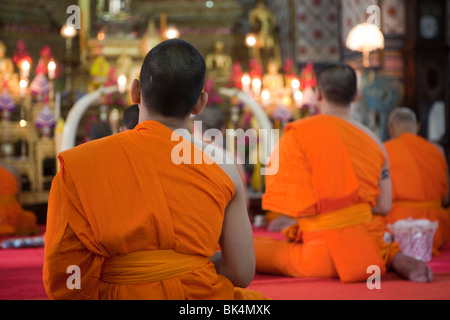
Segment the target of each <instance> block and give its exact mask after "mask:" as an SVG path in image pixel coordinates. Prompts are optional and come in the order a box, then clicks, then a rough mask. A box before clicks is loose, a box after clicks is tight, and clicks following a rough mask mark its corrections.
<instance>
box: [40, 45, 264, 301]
mask: <svg viewBox="0 0 450 320" xmlns="http://www.w3.org/2000/svg"><path fill="white" fill-rule="evenodd" d="M205 71H206V67H205V63H204V60H203V58H202V57H201V55H200V54H199V53H198V51H197V50H196V49H195V48H194V47H192V46H191V45H190V44H188V43H187V42H185V41H183V40H178V39H174V40H168V41H165V42H162V43H161V44H159V45H158V46H156V47H155V48H153V49H152V50H151V51H150V52H149V53H148V55H147V57H146V59H145V61H144V63H143V66H142V71H141V75H140V81H138V80H134V81H133V82H132V85H131V98H132V100H133V103H136V104H138V105H139V117H140V118H139V119H140V124H139V125H138V126H137V127H136V128H135V129H134V130H129V131H126V132H123V133H119V134H116V135H114V136H110V137H106V138H103V139H100V140H96V141H93V142H89V143H86V144H84V145H81V146H79V147H76V148H73V149H71V150H67V151H64V152H62V153H61V154H60V155H59V161H60V164H61V166H60V168H61V170H60V171H59V172H58V174H57V176H56V177H55V179H54V181H53V183H52V188H51V192H50V199H49V208H48V223H47V234H46V243H45V258H44V270H43V272H44V275H43V280H44V285H45V289H46V292H47V294H48V296H49V297H50V298H51V299H121V300H123V299H146V300H153V299H156V300H164V299H175V300H185V299H189V300H191V299H192V300H203V299H227V300H228V299H259V298H261V299H263V298H264V297H263V296H262V294H260V293H258V292H254V291H251V290H246V289H242V288H245V287H246V286H248V285H249V283H250V282H251V281H252V279H253V276H254V273H255V261H254V248H253V235H252V230H251V224H250V221H249V218H248V215H247V211H246V207H245V200H244V193H243V189H242V182H241V178H240V176H239V173H238V171H237V169H236V167H235V166H234V164H221V163H218V162H217V163H216V162H213V163H210V162H207V161H205V162H201V163H199V164H196V162H195V161H194V160H198V159H196V156H197V155H198V154H199V153H200V156H202V155H203V154H202V150H201V149H200V147H199V145H198V144H196V145H195V146H194V145H193V144H192V140H190V139H189V137H188V136H186V135H184V134H183V135H181V134H179V131H178V129H183V130H181V131H182V132H183V133H184V132H187V134H189V132H188V130H187V129H186V128H187V125H188V120H189V118H190V116H191V115H192V114H194V115H195V114H198V113H200V112H201V111H202V110H203V108H204V107H205V105H206V103H207V99H208V95H207V93H206V92H202V89H203V85H204V81H205V80H204V79H205ZM205 155H206V154H205ZM180 160H182V161H180ZM207 160H211V159H210V158H209V159H207ZM218 244H219V245H220V248H221V252H217V251H216V248H217V245H218ZM68 272H69V273H68Z"/></svg>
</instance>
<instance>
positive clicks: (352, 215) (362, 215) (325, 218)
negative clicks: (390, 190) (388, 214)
mask: <svg viewBox="0 0 450 320" xmlns="http://www.w3.org/2000/svg"><path fill="white" fill-rule="evenodd" d="M370 221H372V212H371V207H370V205H369V204H368V203H358V204H355V205H353V206H350V207H347V208H344V209H340V210H336V211H333V212H328V213H322V214H318V215H314V216H311V217H304V218H300V219H299V220H298V224H299V227H300V230H302V231H319V230H331V229H341V228H346V227H351V226H355V225H358V224H362V223H366V222H370Z"/></svg>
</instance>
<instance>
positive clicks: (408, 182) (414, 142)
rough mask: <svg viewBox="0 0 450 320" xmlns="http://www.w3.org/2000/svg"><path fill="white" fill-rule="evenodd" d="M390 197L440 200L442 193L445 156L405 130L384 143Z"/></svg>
mask: <svg viewBox="0 0 450 320" xmlns="http://www.w3.org/2000/svg"><path fill="white" fill-rule="evenodd" d="M385 146H386V150H387V152H388V154H389V160H390V165H391V174H392V184H393V198H394V200H413V201H420V200H430V201H432V200H439V201H440V200H441V199H443V198H444V197H445V195H446V190H447V179H446V175H447V173H446V160H445V158H444V156H443V155H442V154H441V152H440V151H439V149H438V148H437V147H436V146H435V145H434V144H432V143H430V142H428V141H427V140H425V139H424V138H422V137H420V136H417V135H414V134H410V133H405V134H402V135H400V136H399V137H398V138H396V139H393V140H390V141H388V142H386V143H385Z"/></svg>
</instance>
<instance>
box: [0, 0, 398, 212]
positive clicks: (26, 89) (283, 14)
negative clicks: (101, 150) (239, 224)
mask: <svg viewBox="0 0 450 320" xmlns="http://www.w3.org/2000/svg"><path fill="white" fill-rule="evenodd" d="M77 5H78V7H79V8H80V12H81V23H80V28H79V29H76V28H73V27H72V28H71V26H70V25H67V18H68V15H66V16H64V14H62V15H61V14H59V15H60V17H59V23H60V24H61V28H60V30H59V29H58V30H56V31H57V33H58V36H59V37H60V38H61V40H62V41H63V42H62V43H64V45H65V47H64V50H62V51H61V50H60V49H61V48H59V47H58V46H55V45H52V44H51V43H45V41H42V42H41V43H39V44H38V45H36V42H33V45H32V46H30V45H29V44H30V42H32V40H31V39H30V38H27V40H26V41H25V40H23V39H22V38H21V37H20V36H18V37H17V39H14V42H13V41H12V40H11V39H12V36H9V38H8V39H7V41H6V40H5V41H6V43H3V44H2V43H0V83H1V85H2V88H1V96H0V112H1V114H0V115H1V122H0V145H1V149H0V162H3V163H5V164H8V165H13V166H15V167H16V168H17V169H18V170H19V171H20V173H21V184H22V195H23V197H22V201H23V202H24V203H26V204H30V205H35V204H45V203H46V201H47V199H48V192H49V189H50V185H51V181H52V179H53V177H54V175H55V174H56V173H57V172H58V166H59V164H58V161H57V154H58V153H59V152H60V151H61V150H63V149H65V148H71V147H75V146H77V145H79V144H82V143H86V142H88V141H90V140H93V139H96V138H98V136H95V135H92V134H90V133H92V132H93V130H92V128H93V127H98V126H99V125H101V126H102V127H104V128H105V131H104V132H105V134H106V135H108V134H116V133H118V132H120V126H121V119H122V117H123V112H124V111H125V110H126V109H127V108H128V107H129V106H130V105H131V100H130V97H129V87H130V84H131V82H132V80H133V79H138V78H139V73H140V66H141V64H142V61H143V59H144V57H145V55H146V54H147V52H148V51H149V50H151V48H153V47H154V46H156V45H157V44H158V43H160V42H161V41H164V40H166V39H170V38H181V39H184V40H186V41H188V42H190V43H192V44H193V45H194V46H195V47H196V48H197V49H198V50H199V51H200V52H201V54H202V55H203V57H204V59H205V63H206V66H207V73H206V76H207V81H206V84H205V90H206V91H207V92H208V94H209V103H208V107H215V108H219V109H220V110H221V111H222V112H223V113H224V115H225V118H226V124H225V129H243V130H244V131H246V130H249V129H256V130H258V129H262V128H264V129H274V130H277V131H278V133H279V137H280V136H282V134H283V129H284V127H285V126H286V125H287V124H288V123H289V122H292V121H296V120H299V119H303V118H306V117H309V116H313V115H315V114H318V113H319V110H318V109H317V107H316V105H315V89H316V88H315V86H316V73H317V71H318V70H319V69H320V67H321V66H323V65H324V64H326V63H328V62H338V61H342V62H347V63H349V64H351V65H352V66H353V67H354V68H355V69H356V70H357V72H358V76H359V80H360V84H361V92H360V99H359V100H358V101H356V102H355V116H356V117H358V120H361V122H363V123H364V124H366V125H368V126H370V127H371V128H372V129H374V131H375V132H377V133H378V134H379V135H380V136H382V134H383V130H385V126H386V124H385V123H384V120H385V115H386V112H388V111H389V110H390V108H392V107H393V106H396V105H398V104H399V103H401V102H402V100H403V99H404V96H403V95H404V90H403V79H402V75H403V73H402V70H401V68H400V69H399V67H398V66H397V65H398V63H401V57H399V54H398V52H399V50H400V49H399V46H398V45H397V44H396V43H395V42H393V41H392V39H398V38H396V37H399V36H400V35H401V34H404V32H405V30H402V29H398V28H396V27H395V22H396V21H397V22H399V21H400V22H401V23H403V22H404V20H405V16H404V15H400V14H399V15H398V16H395V17H394V16H393V15H389V16H386V19H385V20H383V21H384V22H383V23H384V24H385V25H383V28H381V29H380V30H382V31H383V33H381V31H380V33H381V37H382V40H383V41H382V42H381V43H379V44H378V43H377V44H375V43H372V45H373V47H371V49H370V50H366V49H364V48H367V45H366V44H364V43H362V44H361V43H356V44H354V43H350V42H351V41H350V38H351V36H350V35H351V33H352V32H351V31H353V30H355V29H356V27H357V26H359V25H361V24H362V22H364V21H363V19H362V18H361V17H360V16H359V15H358V14H357V12H356V11H355V10H353V11H355V12H353V11H352V10H350V8H348V5H347V4H340V2H333V3H332V4H330V5H326V4H324V3H322V2H311V3H310V2H307V1H306V2H302V1H293V0H280V1H257V0H251V1H242V0H221V1H174V0H173V1H172V0H171V1H143V0H98V1H87V0H79V1H78V3H77ZM49 6H50V5H49ZM59 6H60V5H56V4H52V5H51V8H52V9H55V8H56V7H58V8H59ZM361 6H362V5H361ZM389 8H391V9H392V10H394V9H395V10H398V12H400V13H401V12H403V13H404V12H405V8H404V6H401V5H400V4H398V1H397V2H395V4H389V5H386V7H383V8H382V9H383V10H388V9H389ZM63 9H64V10H65V8H62V9H60V10H59V11H61V12H62V11H64V10H63ZM389 12H390V11H389ZM392 12H393V11H392ZM319 13H320V14H319ZM322 13H323V14H322ZM340 13H345V15H341V14H340ZM310 17H314V19H315V20H314V21H312V20H310ZM324 26H328V27H327V28H325V27H324ZM339 32H341V33H342V34H338V33H339ZM383 36H385V37H386V39H387V41H386V42H384V37H383ZM37 38H40V37H37ZM339 39H344V41H340V40H339ZM0 40H1V37H0ZM372 42H373V41H372ZM36 47H38V49H36ZM30 48H32V49H30ZM383 50H384V51H386V52H389V54H386V55H383V54H382V53H383V52H384V51H383ZM386 61H387V62H389V63H385V62H386ZM80 105H82V106H81V107H80ZM75 113H77V114H76V115H75ZM74 118H76V119H74ZM254 138H256V139H261V137H259V136H257V135H256V136H255V137H254ZM235 150H238V151H242V152H243V157H244V158H245V159H248V160H249V161H248V163H246V164H245V171H246V173H245V181H246V184H247V187H248V190H249V195H250V198H251V199H253V200H254V201H253V202H254V203H255V204H259V205H260V202H261V196H262V194H263V192H264V176H262V175H261V174H260V172H261V168H263V167H264V166H265V165H266V164H265V163H261V161H260V159H258V148H252V147H251V146H250V145H248V144H246V143H244V144H242V145H236V148H235ZM255 206H256V205H255ZM255 210H256V211H255V212H257V211H258V210H259V211H260V208H259V209H255Z"/></svg>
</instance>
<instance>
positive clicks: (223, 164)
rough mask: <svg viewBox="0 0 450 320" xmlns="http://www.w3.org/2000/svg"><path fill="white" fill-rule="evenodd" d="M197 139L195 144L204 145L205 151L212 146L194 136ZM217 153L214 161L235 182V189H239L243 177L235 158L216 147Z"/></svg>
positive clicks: (215, 151)
mask: <svg viewBox="0 0 450 320" xmlns="http://www.w3.org/2000/svg"><path fill="white" fill-rule="evenodd" d="M192 139H194V141H195V143H194V144H195V145H196V146H198V145H199V144H201V146H202V150H203V151H205V149H206V148H207V147H208V148H211V145H209V144H207V143H205V142H200V141H199V140H198V139H196V138H193V137H192ZM214 153H215V155H216V156H215V157H214V158H211V160H213V161H214V163H215V164H216V165H218V166H219V167H220V168H221V169H222V170H223V171H224V172H225V173H226V174H227V176H228V177H229V178H230V180H231V181H232V182H233V184H234V187H235V189H236V190H237V189H238V188H240V187H241V186H242V179H241V175H240V173H239V169H238V167H237V165H236V163H235V161H236V160H235V159H232V158H231V157H230V156H229V155H228V154H226V153H225V152H224V150H222V149H220V148H218V147H215V150H214Z"/></svg>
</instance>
